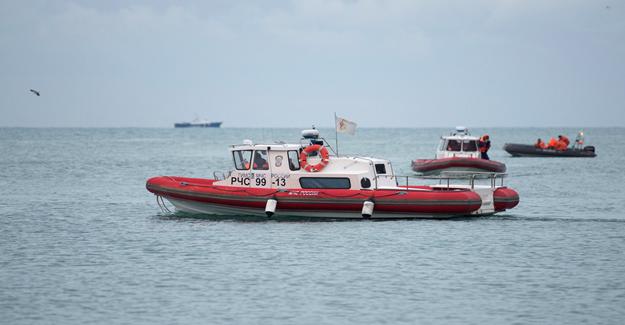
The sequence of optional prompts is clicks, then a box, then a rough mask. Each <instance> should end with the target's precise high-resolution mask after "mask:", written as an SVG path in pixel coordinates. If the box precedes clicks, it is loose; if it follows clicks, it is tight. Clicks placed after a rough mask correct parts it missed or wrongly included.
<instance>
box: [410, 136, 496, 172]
mask: <svg viewBox="0 0 625 325" xmlns="http://www.w3.org/2000/svg"><path fill="white" fill-rule="evenodd" d="M478 142H479V138H478V137H476V136H472V135H470V134H469V131H468V130H467V129H466V128H464V127H457V128H456V131H455V132H452V133H451V134H450V135H448V136H443V137H441V141H440V144H439V146H438V149H437V151H436V158H434V159H417V160H413V161H412V170H414V171H415V172H417V173H420V174H424V175H439V174H441V173H443V172H448V171H451V172H469V173H473V172H482V173H505V172H506V165H505V164H503V163H500V162H498V161H493V160H488V159H482V157H481V153H480V150H479V148H478Z"/></svg>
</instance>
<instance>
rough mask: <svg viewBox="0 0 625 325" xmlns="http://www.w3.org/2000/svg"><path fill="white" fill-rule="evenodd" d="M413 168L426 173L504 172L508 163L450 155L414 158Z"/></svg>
mask: <svg viewBox="0 0 625 325" xmlns="http://www.w3.org/2000/svg"><path fill="white" fill-rule="evenodd" d="M412 170H413V171H415V172H418V173H422V174H424V175H437V174H440V173H442V172H445V171H465V172H491V173H504V172H505V171H506V165H505V164H503V163H500V162H498V161H494V160H486V159H480V158H464V157H450V158H441V159H417V160H414V161H413V162H412Z"/></svg>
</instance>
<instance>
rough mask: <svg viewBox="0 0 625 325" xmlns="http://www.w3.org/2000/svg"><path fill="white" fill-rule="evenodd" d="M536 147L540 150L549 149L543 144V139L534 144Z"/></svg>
mask: <svg viewBox="0 0 625 325" xmlns="http://www.w3.org/2000/svg"><path fill="white" fill-rule="evenodd" d="M534 147H536V148H538V149H545V148H547V144H546V143H544V142H543V139H541V138H538V140H536V143H535V144H534Z"/></svg>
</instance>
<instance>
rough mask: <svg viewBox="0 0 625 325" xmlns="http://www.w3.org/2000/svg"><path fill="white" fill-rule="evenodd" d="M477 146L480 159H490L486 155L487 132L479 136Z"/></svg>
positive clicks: (488, 146) (487, 147) (488, 141)
mask: <svg viewBox="0 0 625 325" xmlns="http://www.w3.org/2000/svg"><path fill="white" fill-rule="evenodd" d="M477 147H478V148H479V149H480V155H481V156H482V159H486V160H490V158H489V157H488V149H490V137H489V136H488V134H484V135H483V136H482V137H481V138H480V141H479V142H478V143H477Z"/></svg>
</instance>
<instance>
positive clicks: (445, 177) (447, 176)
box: [395, 171, 508, 189]
mask: <svg viewBox="0 0 625 325" xmlns="http://www.w3.org/2000/svg"><path fill="white" fill-rule="evenodd" d="M507 176H508V174H506V173H491V172H463V171H447V172H442V173H441V174H440V175H395V177H396V178H397V185H398V186H400V185H399V184H400V180H403V182H402V183H403V185H404V187H406V189H409V188H410V185H411V183H410V180H413V179H418V180H423V179H425V180H435V181H438V185H444V186H445V187H446V188H451V187H453V186H454V185H459V182H462V181H467V182H468V185H469V186H470V188H471V189H474V188H475V185H476V183H477V182H479V181H488V182H489V183H490V187H491V188H495V187H497V185H498V184H499V186H504V178H505V177H507Z"/></svg>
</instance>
